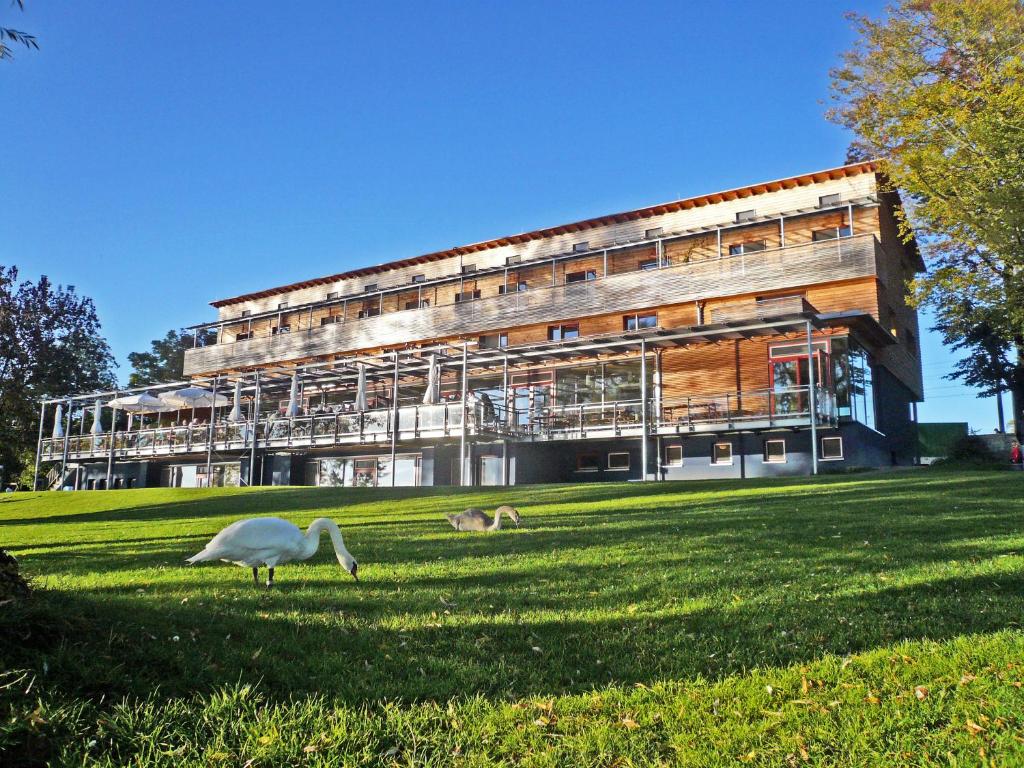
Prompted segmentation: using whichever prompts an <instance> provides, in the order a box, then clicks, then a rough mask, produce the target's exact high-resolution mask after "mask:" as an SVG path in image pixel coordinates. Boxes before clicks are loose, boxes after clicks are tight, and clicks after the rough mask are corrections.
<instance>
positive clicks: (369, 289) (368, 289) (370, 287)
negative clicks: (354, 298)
mask: <svg viewBox="0 0 1024 768" xmlns="http://www.w3.org/2000/svg"><path fill="white" fill-rule="evenodd" d="M376 290H377V284H376V283H370V284H369V285H364V286H363V293H373V292H374V291H376Z"/></svg>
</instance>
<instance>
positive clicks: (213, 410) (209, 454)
mask: <svg viewBox="0 0 1024 768" xmlns="http://www.w3.org/2000/svg"><path fill="white" fill-rule="evenodd" d="M219 382H220V377H219V376H214V377H213V398H212V399H211V402H210V428H209V430H208V431H207V433H206V487H207V488H212V487H213V482H212V480H213V478H212V476H211V475H210V471H211V470H212V469H213V432H214V424H216V422H217V384H218V383H219Z"/></svg>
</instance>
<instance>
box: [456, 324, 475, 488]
mask: <svg viewBox="0 0 1024 768" xmlns="http://www.w3.org/2000/svg"><path fill="white" fill-rule="evenodd" d="M468 375H469V342H467V341H464V342H462V398H461V400H462V402H461V405H462V432H461V435H460V436H459V485H467V483H466V417H467V410H466V396H467V394H468V391H469V385H468ZM470 479H472V478H470Z"/></svg>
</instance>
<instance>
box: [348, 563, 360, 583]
mask: <svg viewBox="0 0 1024 768" xmlns="http://www.w3.org/2000/svg"><path fill="white" fill-rule="evenodd" d="M358 570H359V563H352V570H351V571H349V573H351V574H352V578H353V579H355V580H356V581H359V577H358V576H357V575H356V572H357V571H358Z"/></svg>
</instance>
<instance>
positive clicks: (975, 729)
mask: <svg viewBox="0 0 1024 768" xmlns="http://www.w3.org/2000/svg"><path fill="white" fill-rule="evenodd" d="M965 727H966V728H967V731H968V732H969V733H970V734H971V735H972V736H976V735H978V734H979V733H981V732H983V731H984V730H985V728H984V727H983V726H981V725H978V724H977V723H976V722H974V721H973V720H968V721H967V723H966V724H965Z"/></svg>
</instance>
